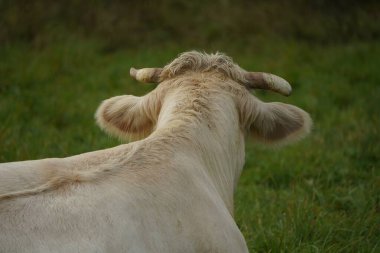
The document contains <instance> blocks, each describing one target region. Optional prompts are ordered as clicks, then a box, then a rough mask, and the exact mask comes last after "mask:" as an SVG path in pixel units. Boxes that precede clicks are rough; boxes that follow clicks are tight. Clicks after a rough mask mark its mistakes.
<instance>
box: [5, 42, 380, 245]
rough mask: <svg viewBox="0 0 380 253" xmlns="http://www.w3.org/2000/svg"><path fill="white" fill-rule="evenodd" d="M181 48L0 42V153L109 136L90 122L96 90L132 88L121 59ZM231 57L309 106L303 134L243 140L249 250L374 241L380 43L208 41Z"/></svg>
mask: <svg viewBox="0 0 380 253" xmlns="http://www.w3.org/2000/svg"><path fill="white" fill-rule="evenodd" d="M187 49H188V48H184V47H183V46H173V45H166V46H162V47H157V48H149V49H134V50H132V49H130V50H119V51H115V52H107V51H105V50H104V49H103V45H102V43H101V42H100V41H94V40H88V39H87V40H86V39H78V38H73V37H70V36H68V37H67V38H65V39H64V40H62V41H61V42H59V43H55V44H53V43H52V44H48V45H45V46H43V47H39V48H36V47H32V46H30V45H26V44H13V45H8V46H2V47H1V48H0V144H1V145H0V161H1V162H9V161H15V160H27V159H40V158H46V157H65V156H70V155H74V154H78V153H83V152H87V151H92V150H98V149H103V148H107V147H112V146H115V145H118V144H119V142H118V141H117V140H114V139H111V138H110V137H108V136H106V135H105V134H104V133H102V132H101V131H100V129H98V127H97V126H96V125H95V123H94V118H93V115H94V112H95V110H96V108H97V106H98V105H99V103H100V102H101V101H102V100H103V99H106V98H109V97H111V96H116V95H120V94H134V95H142V94H145V93H146V92H148V91H149V90H151V89H152V88H153V87H152V86H150V85H143V84H138V83H137V82H135V81H133V80H132V79H131V78H130V77H129V75H128V71H129V67H131V66H136V67H145V66H161V65H163V64H165V63H167V62H168V61H169V60H170V59H172V58H173V57H175V56H176V54H178V53H179V52H181V51H185V50H187ZM206 49H213V50H215V49H219V50H220V51H225V52H226V53H228V54H229V55H231V56H233V57H234V59H235V61H236V62H238V63H239V64H240V65H241V66H242V67H244V68H246V69H250V70H262V71H267V72H272V73H276V74H279V75H281V76H284V77H285V78H286V79H288V80H289V81H291V83H292V85H293V88H294V93H293V95H292V96H291V97H289V98H284V97H281V96H279V95H276V94H273V93H270V92H257V93H256V94H257V96H259V97H260V98H261V99H263V100H266V101H284V102H287V103H292V104H295V105H297V106H299V107H301V108H303V109H305V110H306V111H308V112H310V114H311V116H312V118H313V120H314V128H313V132H312V134H311V135H310V136H309V137H308V138H307V139H305V140H303V141H302V142H300V143H297V144H295V145H292V146H289V147H286V148H283V149H278V150H277V149H275V150H272V149H264V148H262V147H260V146H259V145H256V144H255V143H254V142H252V141H248V143H247V155H246V156H247V162H246V166H245V170H244V172H243V175H242V177H241V180H240V184H239V188H238V191H237V193H236V201H235V209H236V214H235V215H236V217H235V218H236V220H237V223H238V225H239V227H240V228H241V230H242V231H243V233H244V236H245V238H246V240H247V242H248V245H249V248H250V251H251V252H380V245H379V244H380V173H379V169H380V134H379V131H380V119H379V115H380V85H379V84H380V71H379V66H380V47H379V46H378V44H376V43H374V42H373V43H370V42H368V43H351V44H346V45H330V46H326V47H322V46H315V45H314V46H311V45H308V44H304V43H298V42H296V41H274V40H273V41H269V40H263V41H260V40H258V41H257V42H256V44H254V45H248V46H247V45H246V46H242V45H239V46H235V47H233V45H232V46H231V45H230V47H226V46H223V45H222V46H218V45H211V46H209V48H206Z"/></svg>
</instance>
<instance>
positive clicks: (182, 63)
mask: <svg viewBox="0 0 380 253" xmlns="http://www.w3.org/2000/svg"><path fill="white" fill-rule="evenodd" d="M188 71H192V72H210V71H216V72H219V73H221V74H223V75H225V76H226V77H229V78H231V79H233V80H235V81H236V82H239V83H245V82H246V81H247V80H246V78H245V73H246V72H245V70H243V69H242V68H240V67H239V66H238V65H237V64H235V63H234V62H233V60H232V58H231V57H229V56H227V55H225V54H223V53H219V52H216V53H215V54H207V53H201V52H197V51H189V52H185V53H182V54H180V55H179V56H178V57H177V58H176V59H174V60H173V61H172V62H171V63H169V64H168V65H166V66H165V67H164V68H163V71H162V73H161V78H162V79H164V80H165V79H167V78H172V77H175V76H178V75H181V74H184V73H185V72H188Z"/></svg>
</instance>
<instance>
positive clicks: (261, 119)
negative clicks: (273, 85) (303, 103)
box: [244, 96, 312, 145]
mask: <svg viewBox="0 0 380 253" xmlns="http://www.w3.org/2000/svg"><path fill="white" fill-rule="evenodd" d="M244 109H245V110H244V113H245V114H246V115H244V117H245V119H246V120H245V126H246V127H247V129H248V131H249V132H250V134H252V135H253V137H254V138H255V139H257V140H259V141H262V142H264V143H267V144H276V145H283V144H288V143H291V142H295V141H297V140H299V139H301V138H303V137H305V136H306V135H307V134H309V133H310V130H311V126H312V120H311V118H310V116H309V114H308V113H307V112H305V111H304V110H302V109H300V108H298V107H296V106H293V105H289V104H284V103H277V102H274V103H265V102H262V101H260V100H259V99H257V98H256V97H253V96H252V97H251V98H250V99H249V101H248V103H246V104H245V107H244Z"/></svg>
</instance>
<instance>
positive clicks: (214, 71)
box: [96, 51, 312, 144]
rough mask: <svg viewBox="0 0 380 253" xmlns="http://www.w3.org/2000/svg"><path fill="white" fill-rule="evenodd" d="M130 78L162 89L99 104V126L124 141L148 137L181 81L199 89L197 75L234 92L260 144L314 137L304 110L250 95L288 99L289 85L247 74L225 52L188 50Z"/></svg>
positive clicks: (242, 120)
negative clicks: (266, 93) (268, 94)
mask: <svg viewBox="0 0 380 253" xmlns="http://www.w3.org/2000/svg"><path fill="white" fill-rule="evenodd" d="M130 75H131V76H132V77H133V78H135V79H136V80H138V81H141V82H148V83H160V85H159V86H158V87H157V88H156V89H155V90H153V91H152V92H150V93H148V94H147V95H145V96H143V97H135V96H131V95H126V96H118V97H113V98H110V99H108V100H105V101H104V102H103V103H102V104H101V105H100V107H99V108H98V110H97V113H96V119H97V122H98V124H99V126H100V127H101V128H102V129H104V130H105V131H106V132H108V133H110V134H113V135H116V136H118V137H120V138H125V137H143V136H146V135H149V134H150V133H151V132H152V131H153V130H154V128H155V125H156V122H157V120H158V118H159V114H160V110H161V107H162V105H163V103H164V101H165V96H166V94H167V93H168V92H169V91H170V89H175V88H178V83H181V82H179V81H177V82H176V80H179V79H181V78H182V79H184V80H186V78H187V82H183V83H187V85H188V83H191V82H193V84H194V85H196V82H197V81H196V80H195V79H197V78H195V79H194V76H200V78H205V79H207V80H211V81H210V82H211V83H219V84H220V87H221V89H223V91H224V92H226V91H229V93H230V96H231V97H232V98H233V99H234V101H235V104H236V108H237V110H236V113H238V114H239V115H238V116H239V119H240V129H242V130H243V131H246V132H247V133H250V134H252V135H253V136H254V137H255V138H256V139H257V140H261V141H263V142H266V143H274V144H282V143H288V142H292V141H295V140H298V139H300V138H302V137H303V136H305V135H306V134H307V133H309V131H310V128H311V125H312V123H311V119H310V117H309V115H308V114H307V113H306V112H305V111H303V110H302V109H300V108H298V107H296V106H293V105H289V104H284V103H276V102H274V103H266V102H262V101H260V100H259V99H258V98H256V97H255V96H253V95H252V94H251V93H250V90H253V89H265V90H272V91H274V92H278V93H280V94H282V95H285V96H288V95H290V93H291V91H292V89H291V86H290V85H289V83H288V82H287V81H285V80H284V79H282V78H281V77H278V76H275V75H273V74H268V73H262V72H248V71H245V70H243V69H242V68H240V67H239V66H238V65H236V64H235V63H233V61H232V59H231V58H229V57H227V56H225V55H223V54H220V53H216V54H205V53H199V52H195V51H191V52H186V53H183V54H181V55H180V56H179V57H178V58H176V59H175V60H173V61H172V62H171V63H169V64H168V65H166V66H165V67H164V68H143V69H139V70H137V69H134V68H131V70H130ZM189 80H190V81H189ZM192 80H195V81H192ZM174 83H176V85H174ZM226 87H227V88H226Z"/></svg>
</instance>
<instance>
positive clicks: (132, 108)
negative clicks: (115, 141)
mask: <svg viewBox="0 0 380 253" xmlns="http://www.w3.org/2000/svg"><path fill="white" fill-rule="evenodd" d="M160 109H161V98H160V97H159V96H157V95H156V94H155V93H154V92H151V93H149V94H147V95H146V96H143V97H136V96H131V95H125V96H117V97H112V98H110V99H107V100H104V101H103V102H102V103H101V105H100V106H99V108H98V110H97V111H96V114H95V118H96V121H97V123H98V125H99V126H100V128H102V129H103V130H104V131H105V132H107V133H109V134H111V135H113V136H116V137H118V138H120V139H123V140H130V139H139V138H144V137H146V136H148V135H149V134H150V133H151V132H152V131H153V130H154V127H155V124H156V122H157V119H158V114H159V112H160Z"/></svg>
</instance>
